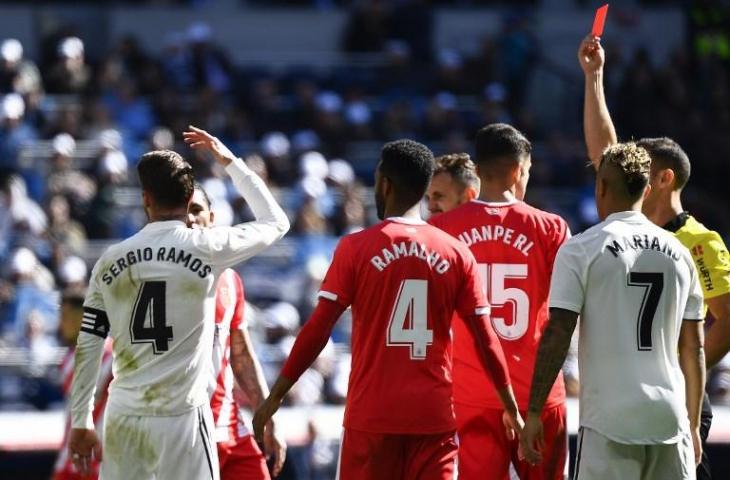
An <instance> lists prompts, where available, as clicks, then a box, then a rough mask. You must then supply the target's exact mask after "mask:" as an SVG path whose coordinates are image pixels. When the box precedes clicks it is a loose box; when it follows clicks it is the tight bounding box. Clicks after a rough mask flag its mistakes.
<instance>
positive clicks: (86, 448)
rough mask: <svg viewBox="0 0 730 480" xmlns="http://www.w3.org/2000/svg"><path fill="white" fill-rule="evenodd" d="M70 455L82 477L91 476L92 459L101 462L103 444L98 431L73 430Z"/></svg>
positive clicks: (69, 444) (69, 443)
mask: <svg viewBox="0 0 730 480" xmlns="http://www.w3.org/2000/svg"><path fill="white" fill-rule="evenodd" d="M68 453H69V455H71V461H72V462H73V464H74V466H75V467H76V470H77V471H78V472H79V473H80V474H81V475H82V476H88V475H91V473H92V472H91V464H92V462H91V461H92V459H96V460H97V461H99V462H100V461H101V442H99V437H98V436H97V435H96V430H93V429H86V428H72V429H71V433H70V435H69V438H68Z"/></svg>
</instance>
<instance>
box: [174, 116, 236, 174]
mask: <svg viewBox="0 0 730 480" xmlns="http://www.w3.org/2000/svg"><path fill="white" fill-rule="evenodd" d="M183 139H184V140H185V143H187V144H188V145H190V148H194V149H203V150H207V151H209V152H210V153H211V154H212V155H213V157H214V158H215V160H216V162H218V163H219V164H221V165H222V166H224V167H225V166H227V165H228V164H229V163H231V162H232V161H233V160H235V158H236V156H235V155H234V154H233V152H231V151H230V150H229V149H228V147H226V146H225V145H224V144H223V142H221V141H220V140H218V138H217V137H214V136H213V135H211V134H210V133H208V132H206V131H205V130H203V129H200V128H198V127H194V126H192V125H189V126H188V131H186V132H183Z"/></svg>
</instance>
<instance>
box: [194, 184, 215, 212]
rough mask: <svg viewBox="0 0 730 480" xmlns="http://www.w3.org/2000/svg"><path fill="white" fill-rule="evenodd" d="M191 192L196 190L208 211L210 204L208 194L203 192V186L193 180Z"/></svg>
mask: <svg viewBox="0 0 730 480" xmlns="http://www.w3.org/2000/svg"><path fill="white" fill-rule="evenodd" d="M193 190H197V191H199V192H200V193H202V194H203V198H204V199H205V203H206V204H207V206H208V210H210V205H211V203H210V197H209V196H208V192H206V191H205V189H204V188H203V186H202V185H201V184H200V183H199V182H198V181H197V180H193Z"/></svg>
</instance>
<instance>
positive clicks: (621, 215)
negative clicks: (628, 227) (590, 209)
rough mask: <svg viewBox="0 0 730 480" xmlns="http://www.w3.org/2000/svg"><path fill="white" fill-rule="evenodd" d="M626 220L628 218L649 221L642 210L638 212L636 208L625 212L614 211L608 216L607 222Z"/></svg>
mask: <svg viewBox="0 0 730 480" xmlns="http://www.w3.org/2000/svg"><path fill="white" fill-rule="evenodd" d="M615 220H619V221H626V220H640V221H648V219H647V218H646V216H644V214H643V213H641V212H636V211H634V210H627V211H625V212H616V213H612V214H611V215H609V216H607V217H606V220H605V221H606V222H611V221H615Z"/></svg>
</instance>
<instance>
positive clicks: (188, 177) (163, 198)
mask: <svg viewBox="0 0 730 480" xmlns="http://www.w3.org/2000/svg"><path fill="white" fill-rule="evenodd" d="M137 173H138V174H139V181H140V183H142V188H143V189H144V190H145V191H147V192H149V193H150V195H152V197H153V198H154V199H155V201H156V202H157V203H158V204H159V205H160V206H162V207H167V208H175V207H179V206H184V205H186V204H187V202H188V200H190V196H191V195H192V194H193V182H194V181H195V179H194V178H193V169H192V167H191V166H190V164H189V163H188V162H186V161H185V159H183V157H182V156H181V155H180V154H179V153H177V152H173V151H172V150H155V151H152V152H148V153H145V154H144V155H142V158H141V159H140V161H139V164H138V165H137Z"/></svg>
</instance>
